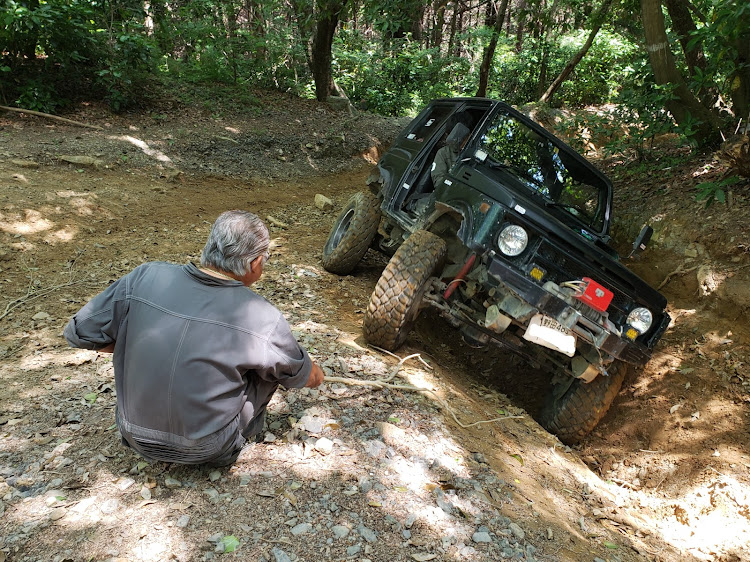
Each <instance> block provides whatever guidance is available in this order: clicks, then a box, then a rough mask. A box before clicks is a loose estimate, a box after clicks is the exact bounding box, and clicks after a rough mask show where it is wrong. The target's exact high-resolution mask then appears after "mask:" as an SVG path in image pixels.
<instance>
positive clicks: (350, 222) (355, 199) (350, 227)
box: [323, 192, 380, 275]
mask: <svg viewBox="0 0 750 562" xmlns="http://www.w3.org/2000/svg"><path fill="white" fill-rule="evenodd" d="M379 223H380V199H378V198H377V196H375V195H373V194H372V193H366V192H359V193H355V194H354V195H353V196H352V198H351V199H349V203H347V205H346V207H344V210H343V211H341V214H339V216H338V218H337V219H336V222H335V223H334V225H333V228H332V229H331V234H329V236H328V240H326V243H325V246H323V267H324V268H325V269H326V270H327V271H330V272H331V273H335V274H337V275H346V274H348V273H351V271H352V270H353V269H354V268H355V267H356V266H357V264H358V263H359V262H360V260H362V258H363V257H364V255H365V253H366V252H367V248H369V247H370V244H372V240H373V238H375V234H376V233H377V231H378V224H379Z"/></svg>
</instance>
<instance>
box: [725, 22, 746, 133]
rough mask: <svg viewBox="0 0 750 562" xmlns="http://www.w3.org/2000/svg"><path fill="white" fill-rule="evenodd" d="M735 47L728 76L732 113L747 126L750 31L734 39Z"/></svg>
mask: <svg viewBox="0 0 750 562" xmlns="http://www.w3.org/2000/svg"><path fill="white" fill-rule="evenodd" d="M746 29H747V28H746ZM735 47H736V48H737V61H736V63H735V67H734V68H735V71H734V72H733V73H732V74H731V75H730V76H729V79H730V80H731V83H730V84H731V86H730V87H731V90H732V94H731V95H732V108H733V109H734V114H735V115H736V116H737V117H741V118H742V119H744V120H745V121H744V123H745V126H747V124H748V121H750V33H745V34H744V35H741V36H740V38H739V39H738V40H737V41H735Z"/></svg>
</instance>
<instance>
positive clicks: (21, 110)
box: [0, 105, 104, 131]
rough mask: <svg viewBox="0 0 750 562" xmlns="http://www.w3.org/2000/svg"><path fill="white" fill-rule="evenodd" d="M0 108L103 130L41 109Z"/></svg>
mask: <svg viewBox="0 0 750 562" xmlns="http://www.w3.org/2000/svg"><path fill="white" fill-rule="evenodd" d="M0 109H4V110H5V111H14V112H16V113H28V114H29V115H36V116H37V117H45V118H47V119H53V120H55V121H62V122H63V123H69V124H70V125H76V126H78V127H86V128H87V129H96V130H97V131H103V130H104V129H102V128H101V127H97V126H96V125H88V124H86V123H81V122H80V121H73V120H72V119H65V117H58V116H57V115H50V114H49V113H42V112H41V111H33V110H31V109H21V108H20V107H8V106H7V105H0Z"/></svg>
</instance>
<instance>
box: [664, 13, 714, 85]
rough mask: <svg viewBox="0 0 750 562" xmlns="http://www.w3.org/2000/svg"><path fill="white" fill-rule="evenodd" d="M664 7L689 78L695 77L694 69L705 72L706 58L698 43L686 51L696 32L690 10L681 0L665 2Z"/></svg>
mask: <svg viewBox="0 0 750 562" xmlns="http://www.w3.org/2000/svg"><path fill="white" fill-rule="evenodd" d="M664 5H665V6H666V7H667V12H669V18H670V19H671V20H672V29H673V30H674V32H675V33H676V34H677V37H678V38H679V40H680V45H681V46H682V52H683V53H684V54H685V62H686V63H687V66H688V71H689V72H690V76H694V75H695V68H696V67H698V68H700V69H701V70H706V57H705V56H704V54H703V47H702V45H701V44H700V43H698V44H696V45H695V46H694V47H693V48H692V49H688V42H689V41H690V37H691V35H692V33H693V32H694V31H696V30H697V28H696V27H695V22H694V21H693V16H692V15H690V8H688V6H687V4H685V2H684V1H683V0H665V1H664Z"/></svg>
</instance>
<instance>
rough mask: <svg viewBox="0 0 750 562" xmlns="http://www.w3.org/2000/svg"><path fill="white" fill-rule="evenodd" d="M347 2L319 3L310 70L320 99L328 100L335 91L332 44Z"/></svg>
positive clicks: (316, 93)
mask: <svg viewBox="0 0 750 562" xmlns="http://www.w3.org/2000/svg"><path fill="white" fill-rule="evenodd" d="M345 4H346V0H329V1H328V2H326V1H325V0H321V1H320V2H319V4H318V7H319V12H318V23H317V25H316V29H315V36H314V37H313V41H312V46H311V49H310V63H311V69H310V70H312V74H313V79H314V80H315V98H316V99H317V100H318V101H326V100H327V99H328V96H329V95H331V93H332V92H334V91H335V90H334V86H333V77H332V73H331V61H332V59H333V57H332V55H331V46H332V45H333V36H334V34H335V33H336V27H337V26H338V23H339V16H340V15H341V10H343V8H344V5H345Z"/></svg>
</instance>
